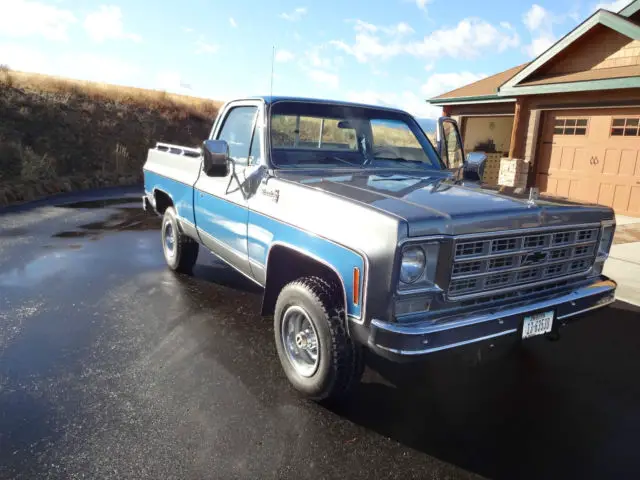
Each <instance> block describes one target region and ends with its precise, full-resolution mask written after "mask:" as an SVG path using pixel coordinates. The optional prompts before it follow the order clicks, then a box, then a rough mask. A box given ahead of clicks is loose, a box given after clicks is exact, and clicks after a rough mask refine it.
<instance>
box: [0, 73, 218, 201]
mask: <svg viewBox="0 0 640 480" xmlns="http://www.w3.org/2000/svg"><path fill="white" fill-rule="evenodd" d="M220 105H221V104H220V102H216V101H213V100H207V99H202V98H194V97H186V96H181V95H173V94H170V93H166V92H161V91H152V90H143V89H139V88H130V87H122V86H117V85H107V84H101V83H92V82H84V81H79V80H71V79H63V78H58V77H49V76H46V75H38V74H31V73H23V72H16V71H12V70H9V68H8V67H6V66H3V65H0V206H2V205H6V204H9V203H18V202H24V201H28V200H32V199H35V198H38V197H41V196H44V195H48V194H53V193H59V192H66V191H71V190H79V189H87V188H94V187H102V186H109V185H123V184H130V183H136V182H139V181H140V179H141V175H142V164H143V163H144V161H145V159H146V156H147V149H148V148H149V147H151V146H153V145H154V144H155V142H158V141H164V142H168V143H177V144H180V145H190V146H191V145H198V144H200V143H201V142H202V141H203V140H204V139H205V138H207V137H208V135H209V132H210V131H211V125H212V124H213V121H214V119H215V117H216V115H217V113H218V109H219V107H220Z"/></svg>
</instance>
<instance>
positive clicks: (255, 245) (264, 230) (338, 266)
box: [144, 170, 366, 318]
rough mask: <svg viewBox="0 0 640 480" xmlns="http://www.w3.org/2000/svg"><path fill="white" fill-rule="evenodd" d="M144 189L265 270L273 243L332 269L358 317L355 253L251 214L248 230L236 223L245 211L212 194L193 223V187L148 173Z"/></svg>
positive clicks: (350, 310) (360, 262) (350, 312)
mask: <svg viewBox="0 0 640 480" xmlns="http://www.w3.org/2000/svg"><path fill="white" fill-rule="evenodd" d="M144 185H145V190H146V191H147V192H153V191H154V190H160V191H162V192H165V193H166V194H167V195H169V196H170V197H171V198H172V200H173V203H174V206H175V207H176V212H177V214H178V215H179V216H180V217H182V218H184V219H186V220H188V221H189V222H191V223H193V224H194V225H198V227H199V228H201V229H202V230H204V231H205V232H207V233H208V234H209V235H212V236H213V237H215V238H216V239H217V240H219V241H221V242H224V243H225V244H226V245H228V246H229V247H231V248H233V249H234V250H236V251H238V252H241V253H243V254H245V255H246V254H247V253H248V257H249V259H250V260H251V261H253V262H255V263H256V264H260V265H263V266H265V268H266V263H267V254H268V252H269V248H270V247H271V246H272V245H273V244H274V242H281V243H283V244H289V245H292V246H294V247H296V248H298V249H299V250H301V251H302V252H307V253H308V254H310V255H312V256H314V257H317V258H318V259H321V260H322V261H324V262H326V263H327V264H329V265H331V266H332V267H333V268H334V269H335V270H336V271H337V273H338V275H339V276H340V279H341V280H342V283H343V285H344V287H345V290H346V294H347V314H348V315H349V316H352V317H356V318H359V317H360V316H361V305H355V304H353V302H352V299H353V284H352V283H353V268H354V267H358V268H359V269H360V292H361V294H360V303H361V304H362V300H363V299H362V294H363V293H364V289H363V282H364V278H365V276H366V272H365V271H364V268H365V265H364V259H363V258H362V256H361V255H360V254H358V253H357V252H354V251H353V250H350V249H348V248H346V247H343V246H341V245H338V244H336V243H333V242H331V241H329V240H327V239H325V238H322V237H318V236H317V235H314V234H313V233H310V232H307V231H305V230H301V229H299V228H296V227H294V226H293V225H289V224H287V223H284V222H281V221H280V220H277V219H275V218H272V217H269V216H267V215H264V214H261V213H259V212H256V211H253V210H250V211H249V213H248V230H247V229H245V228H244V224H242V222H238V220H239V219H240V217H244V216H245V215H246V213H244V212H246V209H245V208H244V207H243V206H242V205H238V204H235V203H233V202H229V201H227V200H225V199H222V198H220V197H216V196H215V195H211V194H206V195H205V196H204V197H203V201H202V202H201V204H200V205H199V208H198V219H199V222H196V221H195V218H194V206H193V198H194V192H195V189H194V188H193V187H191V186H189V185H185V184H184V183H181V182H179V181H177V180H172V179H170V178H167V177H165V176H163V175H160V174H157V173H154V172H150V171H148V170H145V171H144ZM250 203H251V201H249V204H250ZM219 213H222V214H223V215H221V217H220V218H219V220H222V221H225V220H226V221H227V222H226V223H227V228H225V229H222V230H224V231H221V229H219V228H216V227H215V225H217V224H218V223H219V220H218V221H214V220H213V219H214V218H215V216H216V214H219ZM227 215H230V216H231V217H233V218H234V220H231V218H229V219H226V216H227ZM229 223H233V226H234V228H231V226H232V225H229ZM242 231H244V232H247V233H246V235H247V237H248V252H247V249H246V245H247V242H246V238H247V237H245V236H243V235H241V234H240V232H242ZM232 232H237V235H233V233H232ZM221 233H222V234H223V235H221ZM221 236H222V238H221ZM275 268H283V269H286V268H287V265H276V266H275Z"/></svg>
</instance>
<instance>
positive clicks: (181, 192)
mask: <svg viewBox="0 0 640 480" xmlns="http://www.w3.org/2000/svg"><path fill="white" fill-rule="evenodd" d="M144 189H145V191H147V192H153V191H154V190H160V191H162V192H164V193H166V194H167V195H169V196H170V197H171V199H172V200H173V205H174V206H175V208H176V213H177V214H178V215H179V216H181V217H182V218H184V219H185V220H187V221H189V222H191V223H193V224H194V225H195V223H196V222H195V218H194V215H193V187H192V186H190V185H185V184H184V183H182V182H179V181H177V180H172V179H170V178H167V177H165V176H164V175H160V174H158V173H155V172H151V171H149V170H144Z"/></svg>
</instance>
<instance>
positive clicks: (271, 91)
mask: <svg viewBox="0 0 640 480" xmlns="http://www.w3.org/2000/svg"><path fill="white" fill-rule="evenodd" d="M275 59H276V46H275V45H273V46H272V48H271V85H270V87H269V90H270V92H269V96H270V97H271V98H272V99H273V63H274V62H275Z"/></svg>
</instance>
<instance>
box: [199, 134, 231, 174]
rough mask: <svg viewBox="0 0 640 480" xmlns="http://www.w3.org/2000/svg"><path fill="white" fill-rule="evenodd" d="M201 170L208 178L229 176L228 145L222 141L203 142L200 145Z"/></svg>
mask: <svg viewBox="0 0 640 480" xmlns="http://www.w3.org/2000/svg"><path fill="white" fill-rule="evenodd" d="M202 157H203V170H204V173H205V174H206V175H207V176H209V177H226V176H227V175H228V174H229V161H230V159H229V144H228V143H227V142H225V141H224V140H205V141H204V142H203V143H202Z"/></svg>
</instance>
